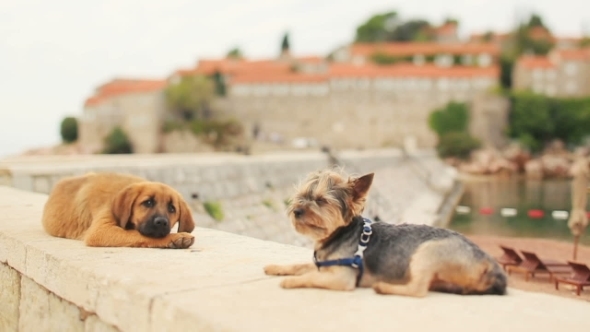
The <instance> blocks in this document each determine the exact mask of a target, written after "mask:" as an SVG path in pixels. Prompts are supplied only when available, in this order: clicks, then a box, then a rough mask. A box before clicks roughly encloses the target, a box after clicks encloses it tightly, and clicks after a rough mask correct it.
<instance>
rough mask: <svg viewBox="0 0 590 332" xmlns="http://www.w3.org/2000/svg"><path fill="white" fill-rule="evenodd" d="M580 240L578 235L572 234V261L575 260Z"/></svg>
mask: <svg viewBox="0 0 590 332" xmlns="http://www.w3.org/2000/svg"><path fill="white" fill-rule="evenodd" d="M579 240H580V236H579V235H575V236H574V262H575V261H576V257H577V256H578V241H579Z"/></svg>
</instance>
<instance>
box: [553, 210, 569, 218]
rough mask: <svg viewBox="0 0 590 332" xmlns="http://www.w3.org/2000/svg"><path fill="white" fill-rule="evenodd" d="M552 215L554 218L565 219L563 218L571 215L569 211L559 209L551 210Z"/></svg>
mask: <svg viewBox="0 0 590 332" xmlns="http://www.w3.org/2000/svg"><path fill="white" fill-rule="evenodd" d="M551 216H552V217H553V218H554V219H561V220H563V219H567V217H568V216H569V213H568V212H567V211H560V210H557V211H553V212H551Z"/></svg>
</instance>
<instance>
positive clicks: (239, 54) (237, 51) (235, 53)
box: [225, 47, 244, 59]
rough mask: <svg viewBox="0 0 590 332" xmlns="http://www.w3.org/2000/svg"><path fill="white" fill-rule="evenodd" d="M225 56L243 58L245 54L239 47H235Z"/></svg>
mask: <svg viewBox="0 0 590 332" xmlns="http://www.w3.org/2000/svg"><path fill="white" fill-rule="evenodd" d="M225 57H226V58H229V59H241V58H243V57H244V55H243V54H242V51H241V50H240V49H239V48H238V47H234V48H232V49H231V50H229V51H228V52H227V54H226V56H225Z"/></svg>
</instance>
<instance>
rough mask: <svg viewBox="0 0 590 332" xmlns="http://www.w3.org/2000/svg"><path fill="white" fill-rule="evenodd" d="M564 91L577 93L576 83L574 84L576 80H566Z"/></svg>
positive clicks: (571, 93)
mask: <svg viewBox="0 0 590 332" xmlns="http://www.w3.org/2000/svg"><path fill="white" fill-rule="evenodd" d="M565 91H566V92H567V93H568V94H570V95H573V94H575V93H577V92H578V84H576V82H568V83H567V85H566V86H565Z"/></svg>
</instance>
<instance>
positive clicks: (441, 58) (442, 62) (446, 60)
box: [434, 54, 453, 67]
mask: <svg viewBox="0 0 590 332" xmlns="http://www.w3.org/2000/svg"><path fill="white" fill-rule="evenodd" d="M434 62H435V63H436V65H437V66H439V67H450V66H452V65H453V56H452V55H449V54H441V55H438V56H436V59H435V60H434Z"/></svg>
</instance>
